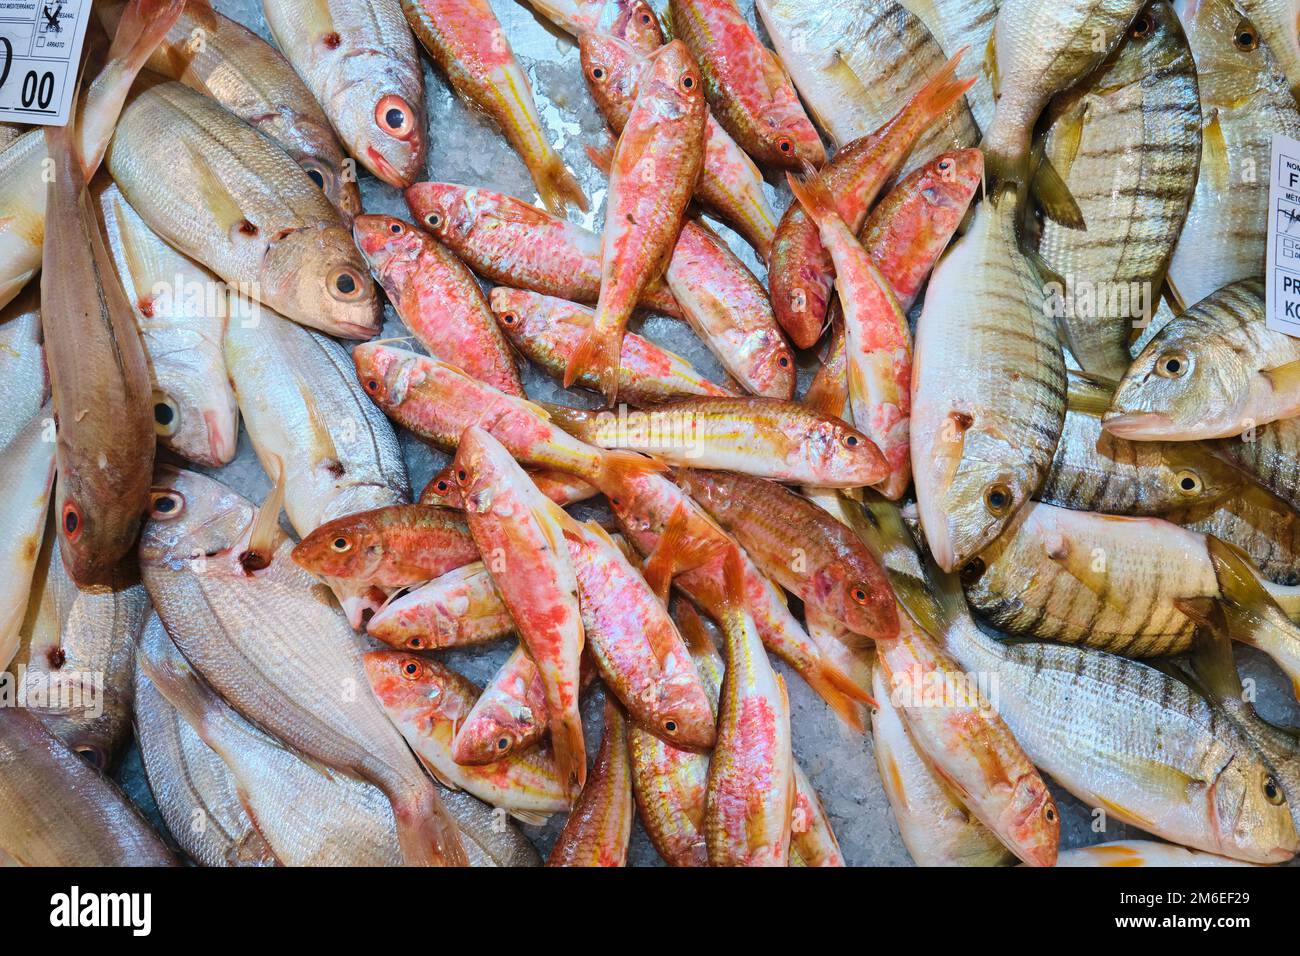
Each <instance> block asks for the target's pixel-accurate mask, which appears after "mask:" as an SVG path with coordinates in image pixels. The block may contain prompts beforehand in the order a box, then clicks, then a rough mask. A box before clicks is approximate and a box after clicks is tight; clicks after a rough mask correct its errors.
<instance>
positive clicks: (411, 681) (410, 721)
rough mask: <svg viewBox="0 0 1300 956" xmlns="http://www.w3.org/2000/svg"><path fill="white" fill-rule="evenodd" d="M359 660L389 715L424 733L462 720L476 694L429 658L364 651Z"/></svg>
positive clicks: (397, 653) (471, 687)
mask: <svg viewBox="0 0 1300 956" xmlns="http://www.w3.org/2000/svg"><path fill="white" fill-rule="evenodd" d="M362 663H363V664H364V666H365V669H366V680H367V681H368V682H369V683H370V689H371V691H372V692H373V693H374V695H375V698H376V699H377V700H378V701H379V702H380V703H381V704H383V706H384V709H385V710H386V711H388V713H389V714H390V716H392V717H393V718H394V719H395V720H397V721H400V722H402V723H404V724H407V725H408V726H411V727H414V728H417V729H418V730H419V731H420V732H421V733H424V734H430V733H432V732H434V731H435V730H436V729H437V728H438V727H439V725H442V724H446V723H448V722H451V723H453V724H455V723H459V722H460V721H461V720H464V718H465V717H466V716H467V715H468V714H469V711H470V708H471V707H472V706H473V705H474V698H475V697H476V696H477V694H475V692H474V687H473V685H472V684H470V683H469V682H468V681H466V680H465V679H464V678H463V677H461V676H460V675H458V674H456V673H454V672H453V671H451V670H449V669H448V668H446V667H444V666H443V665H442V664H440V663H438V662H437V661H435V660H433V659H432V658H428V657H418V656H416V655H415V654H408V653H405V652H403V651H389V650H382V651H368V652H367V653H365V654H363V655H362Z"/></svg>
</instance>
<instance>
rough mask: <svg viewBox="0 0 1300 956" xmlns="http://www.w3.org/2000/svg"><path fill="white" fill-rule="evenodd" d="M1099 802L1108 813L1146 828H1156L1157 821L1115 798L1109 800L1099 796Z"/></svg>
mask: <svg viewBox="0 0 1300 956" xmlns="http://www.w3.org/2000/svg"><path fill="white" fill-rule="evenodd" d="M1097 802H1098V803H1099V804H1101V807H1102V809H1103V810H1105V811H1106V812H1107V813H1109V814H1110V815H1111V816H1114V817H1119V818H1120V819H1121V820H1125V821H1128V822H1131V823H1133V824H1134V825H1136V826H1139V827H1141V828H1142V829H1144V830H1153V829H1155V823H1154V822H1153V821H1151V820H1148V819H1147V818H1146V817H1144V816H1143V815H1142V814H1140V813H1137V812H1136V811H1134V810H1130V809H1128V808H1127V807H1123V806H1121V805H1120V804H1118V803H1115V802H1114V801H1113V800H1107V799H1106V798H1105V797H1102V796H1098V797H1097Z"/></svg>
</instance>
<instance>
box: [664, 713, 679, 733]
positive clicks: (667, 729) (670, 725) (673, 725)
mask: <svg viewBox="0 0 1300 956" xmlns="http://www.w3.org/2000/svg"><path fill="white" fill-rule="evenodd" d="M664 733H666V734H675V733H677V721H676V720H674V719H673V718H671V717H665V718H664Z"/></svg>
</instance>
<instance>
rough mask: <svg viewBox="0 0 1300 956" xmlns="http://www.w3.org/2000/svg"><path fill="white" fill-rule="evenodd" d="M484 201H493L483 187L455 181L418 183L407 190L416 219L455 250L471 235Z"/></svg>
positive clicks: (408, 201) (409, 202)
mask: <svg viewBox="0 0 1300 956" xmlns="http://www.w3.org/2000/svg"><path fill="white" fill-rule="evenodd" d="M485 202H487V203H489V204H490V200H488V199H487V198H486V196H484V195H481V190H477V189H470V188H469V187H467V186H458V185H456V184H455V183H416V184H415V185H414V186H412V187H411V188H410V189H408V190H406V204H407V205H408V206H409V207H410V208H411V212H412V213H413V214H414V215H415V219H416V221H417V222H419V223H420V225H421V226H422V227H424V228H425V229H426V230H428V231H429V232H430V233H432V234H433V235H434V237H436V238H437V239H438V240H439V241H441V242H445V243H447V245H449V246H451V247H452V248H453V249H454V248H457V247H459V246H460V245H461V244H463V243H464V241H465V240H466V239H468V238H469V234H470V231H471V230H472V229H473V228H474V226H475V225H476V224H477V222H478V217H479V213H480V211H482V209H483V208H484V203H485Z"/></svg>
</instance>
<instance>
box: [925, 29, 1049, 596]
mask: <svg viewBox="0 0 1300 956" xmlns="http://www.w3.org/2000/svg"><path fill="white" fill-rule="evenodd" d="M1008 9H1009V8H1008V7H1007V6H1006V5H1004V6H1003V7H1002V11H1003V15H1004V16H1005V15H1006V11H1007V10H1008ZM987 155H988V154H987V152H986V153H985V156H986V158H987ZM1013 207H1014V203H1003V204H1002V205H1000V206H994V205H993V204H992V203H991V202H985V203H983V204H982V205H981V206H980V208H979V210H978V211H977V212H976V214H975V221H974V223H973V224H972V226H971V228H970V231H969V232H968V233H966V235H965V236H964V237H963V238H962V239H961V240H960V241H959V242H957V243H956V244H955V245H954V246H953V247H952V250H951V251H950V252H949V253H948V255H947V256H945V257H944V259H943V261H942V262H940V263H939V266H938V268H936V269H935V270H934V276H933V277H932V278H931V279H930V285H929V287H928V289H927V291H926V296H925V307H924V309H923V311H922V313H921V318H920V321H919V322H918V323H917V328H916V355H915V360H914V361H915V365H914V368H915V373H914V377H913V380H912V420H911V426H912V471H913V474H914V475H915V476H916V500H917V507H918V510H919V511H920V515H921V524H922V526H923V527H924V529H925V537H926V540H927V541H928V542H929V545H930V549H931V550H932V551H933V552H934V556H935V560H937V561H938V562H939V566H940V567H942V568H945V569H948V570H951V569H953V568H956V567H960V566H961V565H962V564H964V563H965V562H966V561H967V560H968V559H969V558H970V557H971V556H972V555H974V554H976V553H977V552H979V551H981V550H983V549H984V548H985V547H986V546H987V545H988V544H989V543H990V542H991V541H993V539H994V538H996V537H997V536H998V535H999V534H1000V533H1001V532H1002V530H1003V529H1004V528H1005V527H1006V526H1007V524H1008V522H1010V521H1011V519H1012V518H1013V517H1015V514H1016V512H1017V511H1018V510H1019V509H1020V508H1021V507H1022V506H1023V505H1024V504H1025V502H1027V501H1028V500H1029V499H1030V498H1031V497H1032V496H1033V495H1034V493H1035V492H1037V490H1038V487H1039V485H1041V484H1042V482H1043V479H1044V478H1045V477H1046V475H1047V471H1048V468H1049V466H1050V465H1051V461H1052V454H1053V452H1054V451H1055V450H1056V443H1057V441H1058V439H1059V438H1060V436H1061V429H1062V427H1063V424H1064V420H1065V399H1066V381H1065V366H1064V359H1063V356H1062V354H1061V346H1060V342H1059V340H1058V338H1057V331H1056V325H1055V323H1054V322H1053V320H1052V319H1051V317H1050V316H1049V315H1047V314H1046V311H1045V310H1044V309H1043V307H1042V298H1043V293H1042V287H1041V286H1040V285H1039V283H1038V282H1037V281H1036V276H1035V275H1034V271H1033V268H1032V267H1031V266H1030V264H1029V262H1028V261H1027V260H1026V259H1025V258H1024V256H1023V255H1021V253H1020V251H1019V248H1018V246H1017V239H1016V229H1015V214H1014V211H1013Z"/></svg>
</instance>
